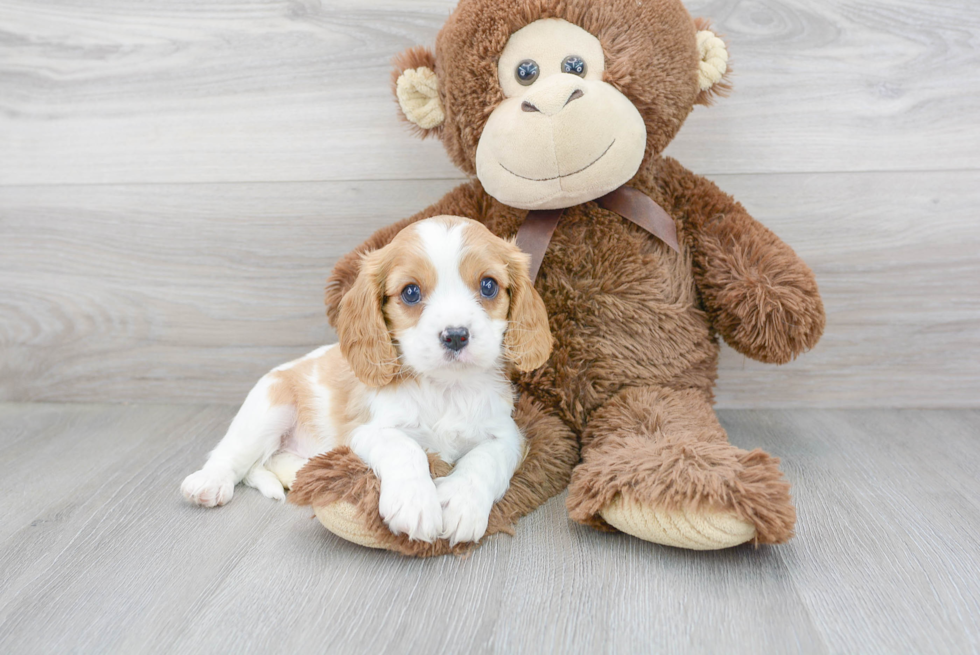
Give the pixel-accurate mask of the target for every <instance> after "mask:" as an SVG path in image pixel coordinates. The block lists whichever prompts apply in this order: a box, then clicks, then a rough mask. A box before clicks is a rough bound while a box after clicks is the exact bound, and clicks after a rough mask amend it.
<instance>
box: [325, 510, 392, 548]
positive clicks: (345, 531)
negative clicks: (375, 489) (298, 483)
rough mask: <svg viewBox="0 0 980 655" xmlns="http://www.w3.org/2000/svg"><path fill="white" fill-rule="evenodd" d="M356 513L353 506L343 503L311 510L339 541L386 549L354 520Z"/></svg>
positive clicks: (362, 525) (358, 521)
mask: <svg viewBox="0 0 980 655" xmlns="http://www.w3.org/2000/svg"><path fill="white" fill-rule="evenodd" d="M356 511H357V510H356V508H355V507H354V505H352V504H351V503H347V502H344V501H339V502H336V503H333V504H330V505H325V506H321V507H314V508H313V512H314V513H315V514H316V517H317V518H318V519H320V523H322V524H323V527H325V528H326V529H327V530H330V532H332V533H334V534H335V535H337V536H338V537H340V538H341V539H346V540H347V541H350V542H353V543H355V544H358V545H361V546H367V547H368V548H382V549H383V548H387V546H385V545H384V544H383V543H381V541H380V540H378V537H377V535H375V534H374V533H372V532H370V531H369V530H367V529H366V528H365V527H364V523H363V522H362V521H360V520H358V519H357V518H356Z"/></svg>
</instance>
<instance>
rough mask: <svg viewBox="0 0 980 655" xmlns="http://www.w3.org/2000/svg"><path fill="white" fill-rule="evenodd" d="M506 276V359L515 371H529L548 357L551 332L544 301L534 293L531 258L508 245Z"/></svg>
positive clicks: (537, 366) (549, 354)
mask: <svg viewBox="0 0 980 655" xmlns="http://www.w3.org/2000/svg"><path fill="white" fill-rule="evenodd" d="M507 245H508V253H507V255H506V257H505V259H506V261H507V274H508V277H510V290H509V291H510V308H509V310H508V312H507V314H508V315H507V320H508V326H507V334H505V335H504V346H505V348H506V350H507V357H508V358H509V359H510V361H512V362H513V363H514V366H515V367H517V370H519V371H525V372H526V371H533V370H534V369H536V368H539V367H540V366H543V365H544V363H545V362H546V361H548V357H550V356H551V330H550V329H549V328H548V311H547V310H546V309H545V307H544V301H543V300H541V296H539V295H538V292H537V291H535V290H534V284H533V283H532V282H531V276H530V274H529V272H528V271H529V268H530V264H531V257H530V255H527V254H525V253H523V252H521V250H520V248H518V247H517V246H516V245H514V244H513V243H509V244H507Z"/></svg>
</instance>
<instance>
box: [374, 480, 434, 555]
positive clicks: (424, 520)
mask: <svg viewBox="0 0 980 655" xmlns="http://www.w3.org/2000/svg"><path fill="white" fill-rule="evenodd" d="M378 511H379V512H380V513H381V518H383V519H384V521H385V523H387V524H388V529H390V530H391V531H392V532H393V533H395V534H404V535H407V536H408V538H409V539H411V540H412V541H427V542H429V543H432V542H433V541H435V540H436V539H438V538H439V534H440V533H441V532H442V506H441V505H440V504H439V497H438V496H436V487H435V485H434V484H432V480H431V479H430V478H420V479H418V480H415V479H409V480H392V481H390V482H385V481H384V480H382V481H381V498H380V499H379V500H378Z"/></svg>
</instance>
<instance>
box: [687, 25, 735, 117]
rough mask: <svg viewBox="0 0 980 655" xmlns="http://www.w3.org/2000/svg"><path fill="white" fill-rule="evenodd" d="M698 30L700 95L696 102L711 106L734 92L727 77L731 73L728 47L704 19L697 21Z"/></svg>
mask: <svg viewBox="0 0 980 655" xmlns="http://www.w3.org/2000/svg"><path fill="white" fill-rule="evenodd" d="M694 23H695V26H696V27H697V29H698V32H697V42H698V56H699V60H698V86H699V87H700V92H699V93H698V97H697V100H695V102H696V103H697V104H699V105H710V104H711V102H712V100H714V98H715V97H717V96H725V95H728V93H729V92H730V91H731V90H732V86H731V84H730V83H729V81H728V79H727V76H728V73H729V72H730V71H731V66H729V64H728V47H727V46H726V45H725V42H724V41H722V40H721V38H719V37H718V35H717V34H715V33H714V32H713V31H711V30H710V29H708V27H710V25H709V23H708V21H706V20H705V19H703V18H698V19H697V20H695V22H694Z"/></svg>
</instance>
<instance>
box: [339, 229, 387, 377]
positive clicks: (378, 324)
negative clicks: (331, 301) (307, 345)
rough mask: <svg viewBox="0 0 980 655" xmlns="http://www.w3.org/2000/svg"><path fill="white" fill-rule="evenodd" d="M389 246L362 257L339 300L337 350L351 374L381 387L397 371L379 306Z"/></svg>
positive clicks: (383, 289) (382, 293) (382, 296)
mask: <svg viewBox="0 0 980 655" xmlns="http://www.w3.org/2000/svg"><path fill="white" fill-rule="evenodd" d="M387 250H388V247H385V248H382V249H381V250H375V251H374V252H372V253H369V254H368V255H366V256H365V257H364V261H363V262H361V270H360V272H358V274H357V278H356V279H355V280H354V285H353V286H352V287H351V288H350V291H348V292H347V294H346V295H345V296H344V299H343V300H341V302H340V314H339V315H338V316H337V336H338V337H339V339H340V352H341V353H343V355H344V358H345V359H346V360H347V363H348V364H349V365H350V367H351V370H353V371H354V375H356V376H357V379H359V380H360V381H361V382H363V383H364V384H366V385H368V386H369V387H383V386H385V385H386V384H388V383H389V382H391V381H392V379H394V377H395V376H396V375H397V374H398V371H399V364H398V351H397V350H396V349H395V345H394V344H393V343H392V341H391V333H390V332H389V331H388V325H387V324H386V323H385V317H384V312H383V311H382V309H381V305H382V303H383V302H384V299H385V275H386V270H385V268H386V260H387Z"/></svg>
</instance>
